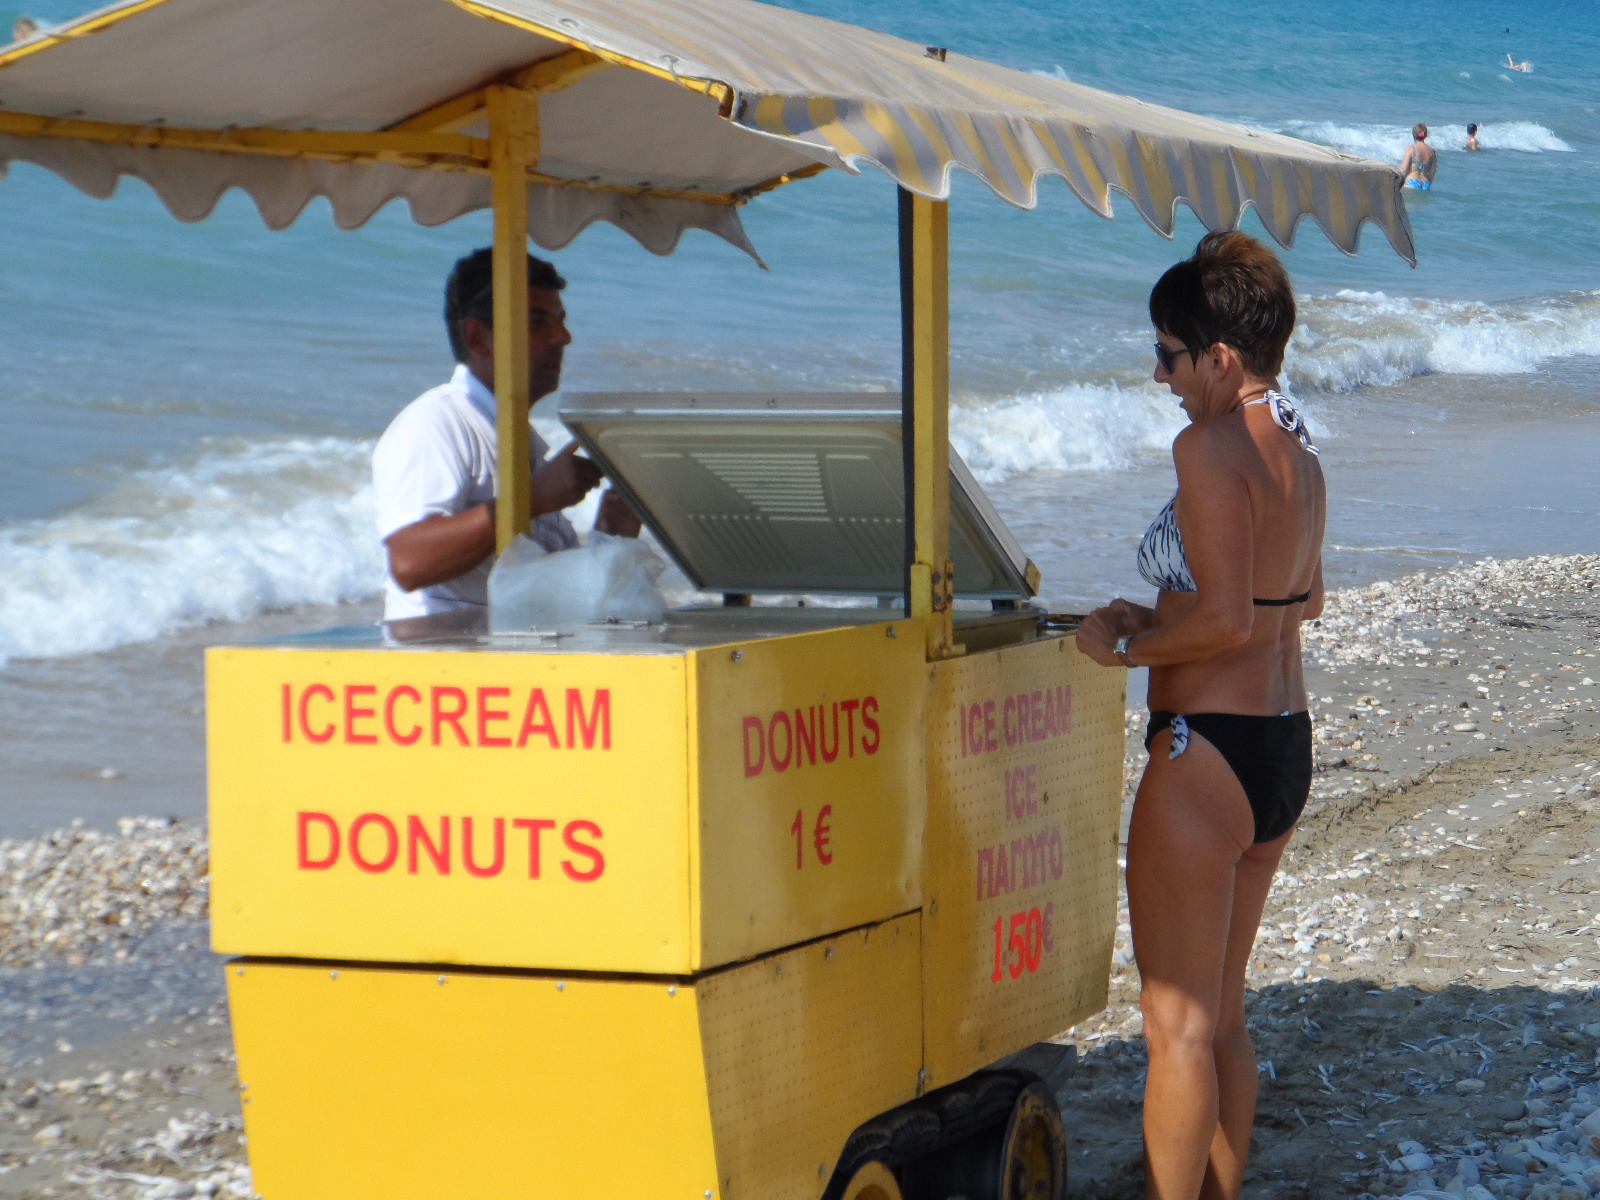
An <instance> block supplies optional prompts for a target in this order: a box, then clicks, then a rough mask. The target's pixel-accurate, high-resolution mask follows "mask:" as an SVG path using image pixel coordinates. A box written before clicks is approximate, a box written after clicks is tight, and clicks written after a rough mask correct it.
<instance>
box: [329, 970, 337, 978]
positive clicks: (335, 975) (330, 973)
mask: <svg viewBox="0 0 1600 1200" xmlns="http://www.w3.org/2000/svg"><path fill="white" fill-rule="evenodd" d="M328 978H329V979H337V978H339V972H337V971H329V972H328Z"/></svg>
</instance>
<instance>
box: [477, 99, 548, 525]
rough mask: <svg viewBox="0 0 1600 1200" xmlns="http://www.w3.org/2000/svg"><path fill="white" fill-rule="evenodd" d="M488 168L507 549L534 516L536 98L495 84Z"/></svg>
mask: <svg viewBox="0 0 1600 1200" xmlns="http://www.w3.org/2000/svg"><path fill="white" fill-rule="evenodd" d="M485 100H486V101H487V104H486V107H487V109H488V114H489V173H490V178H491V179H492V181H493V188H494V331H495V337H494V390H495V398H496V400H497V401H498V404H497V405H496V415H495V430H496V434H497V436H498V438H499V445H498V452H497V454H496V467H497V469H498V473H499V494H498V496H497V497H496V500H495V529H494V544H495V549H496V550H497V551H499V550H504V549H505V548H506V547H507V546H508V545H510V544H511V540H512V539H513V538H515V537H516V536H517V535H518V534H519V533H526V532H527V531H528V525H529V522H530V521H531V519H532V518H531V514H530V510H529V498H530V497H529V486H528V452H529V447H528V402H529V395H528V168H529V167H530V166H532V165H533V164H534V163H536V162H537V161H538V160H539V112H538V107H537V106H538V100H537V99H536V98H535V97H534V96H532V95H531V94H529V93H527V92H524V91H522V90H520V89H518V88H509V87H491V88H488V89H487V91H486V95H485Z"/></svg>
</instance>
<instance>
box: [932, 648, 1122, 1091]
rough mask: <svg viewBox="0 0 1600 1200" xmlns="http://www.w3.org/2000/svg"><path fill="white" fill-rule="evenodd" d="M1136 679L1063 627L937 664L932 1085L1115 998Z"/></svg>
mask: <svg viewBox="0 0 1600 1200" xmlns="http://www.w3.org/2000/svg"><path fill="white" fill-rule="evenodd" d="M1126 679H1127V676H1126V674H1125V673H1124V672H1122V671H1109V670H1106V669H1104V668H1102V667H1097V666H1096V665H1095V664H1094V663H1092V662H1091V661H1090V660H1089V659H1087V658H1085V657H1084V656H1082V655H1081V654H1079V653H1078V651H1077V648H1076V647H1075V646H1073V644H1072V643H1071V641H1070V639H1067V638H1060V637H1056V638H1046V639H1043V640H1040V641H1034V642H1026V643H1023V644H1021V645H1017V646H1011V647H1007V648H1004V649H999V650H992V651H988V652H984V653H979V654H971V655H968V656H966V657H963V658H959V659H953V660H949V661H946V662H942V663H940V664H939V665H938V667H937V669H936V671H935V672H934V676H933V679H932V681H931V682H930V684H929V687H928V775H929V789H928V837H927V865H926V868H925V872H924V875H925V880H926V883H925V887H926V892H927V902H926V906H925V909H924V914H925V915H924V923H923V932H924V950H923V980H924V985H923V1003H924V1011H925V1021H926V1037H927V1041H926V1047H927V1049H926V1054H927V1069H928V1073H929V1080H928V1082H929V1086H933V1087H937V1086H939V1085H941V1084H944V1083H949V1082H951V1081H952V1080H955V1079H959V1078H961V1077H962V1076H964V1075H966V1074H968V1073H969V1072H971V1071H974V1070H976V1069H978V1068H979V1067H981V1066H983V1065H985V1064H987V1063H990V1062H993V1061H994V1060H995V1059H997V1058H1001V1057H1003V1056H1005V1055H1007V1054H1010V1053H1013V1052H1014V1051H1016V1050H1019V1049H1021V1048H1022V1047H1024V1046H1026V1045H1028V1044H1030V1043H1032V1042H1035V1041H1038V1040H1040V1039H1043V1038H1048V1037H1051V1036H1054V1035H1055V1034H1058V1033H1060V1032H1062V1031H1063V1030H1065V1029H1066V1028H1067V1027H1068V1026H1069V1025H1071V1024H1073V1023H1074V1022H1076V1021H1078V1020H1081V1019H1082V1018H1083V1017H1085V1016H1088V1015H1089V1014H1090V1013H1093V1012H1095V1011H1097V1010H1098V1009H1100V1008H1101V1007H1102V1006H1103V1005H1104V1004H1105V996H1106V985H1107V977H1108V975H1109V972H1110V966H1111V949H1112V937H1113V930H1114V926H1115V923H1116V887H1117V884H1116V865H1117V816H1118V810H1119V806H1120V803H1121V797H1122V755H1123V736H1124V734H1123V696H1124V689H1125V686H1126Z"/></svg>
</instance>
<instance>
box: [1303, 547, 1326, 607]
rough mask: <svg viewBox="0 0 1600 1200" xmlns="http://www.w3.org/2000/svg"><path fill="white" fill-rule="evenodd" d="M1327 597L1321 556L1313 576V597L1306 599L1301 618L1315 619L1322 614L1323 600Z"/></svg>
mask: <svg viewBox="0 0 1600 1200" xmlns="http://www.w3.org/2000/svg"><path fill="white" fill-rule="evenodd" d="M1327 598H1328V594H1327V593H1326V592H1325V591H1324V590H1323V587H1322V560H1321V559H1320V558H1319V559H1317V569H1316V572H1315V573H1314V574H1313V575H1312V576H1311V597H1310V599H1308V600H1307V601H1306V606H1305V608H1303V609H1301V610H1300V619H1301V620H1302V621H1315V620H1316V619H1317V618H1318V617H1320V616H1321V615H1322V606H1323V602H1324V601H1326V600H1327Z"/></svg>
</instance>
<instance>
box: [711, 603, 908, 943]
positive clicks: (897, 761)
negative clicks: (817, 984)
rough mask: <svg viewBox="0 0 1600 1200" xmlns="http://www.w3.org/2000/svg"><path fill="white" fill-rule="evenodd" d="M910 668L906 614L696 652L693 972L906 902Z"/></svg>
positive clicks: (865, 920) (881, 914)
mask: <svg viewBox="0 0 1600 1200" xmlns="http://www.w3.org/2000/svg"><path fill="white" fill-rule="evenodd" d="M924 670H925V668H924V666H923V656H922V633H921V625H920V624H919V623H918V622H914V621H896V622H886V623H884V624H881V625H863V626H854V627H845V628H838V629H830V630H826V631H822V632H816V633H805V634H796V635H793V636H789V637H775V638H768V639H764V640H760V641H751V642H744V643H741V644H736V645H725V646H717V647H714V648H712V649H708V650H702V651H697V652H696V653H695V655H694V662H693V666H692V672H693V675H692V685H691V692H692V700H691V705H690V707H691V710H692V711H693V712H694V714H695V720H696V727H695V730H694V735H693V736H694V737H695V739H696V753H697V762H696V776H695V781H694V786H695V801H696V805H697V826H696V830H695V832H696V834H697V836H698V848H699V858H698V864H697V865H698V870H699V873H700V874H699V880H698V887H697V888H696V894H697V898H698V902H699V904H700V915H699V920H700V933H701V938H702V946H703V949H702V952H701V958H700V961H699V962H698V963H697V964H696V966H697V967H700V968H705V967H712V966H717V965H720V964H723V963H729V962H737V961H740V960H742V959H746V958H751V957H754V956H755V955H758V954H765V953H768V952H770V951H773V950H777V949H780V948H782V947H785V946H793V945H796V944H798V943H800V942H805V941H810V940H812V939H814V938H818V937H823V936H826V935H828V934H831V933H837V932H838V931H840V930H842V929H851V928H854V927H856V926H859V925H866V924H869V923H871V922H874V921H882V920H885V919H887V918H889V917H892V916H896V915H898V914H901V913H904V912H908V911H910V910H912V909H914V908H916V907H918V905H919V904H920V903H921V885H922V880H921V874H922V829H923V819H924V813H925V809H926V804H925V799H924V786H925V785H924V780H925V766H924V758H923V755H924V749H925V739H924V734H923V699H924V680H925V676H924V674H923V671H924Z"/></svg>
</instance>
